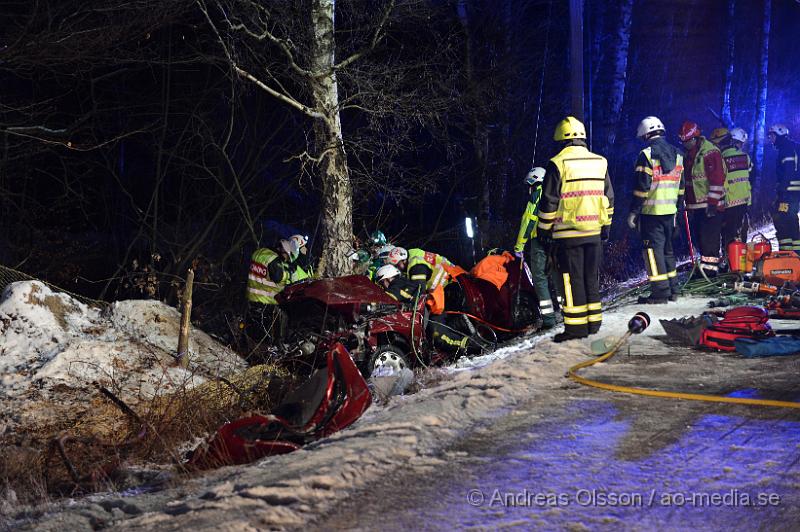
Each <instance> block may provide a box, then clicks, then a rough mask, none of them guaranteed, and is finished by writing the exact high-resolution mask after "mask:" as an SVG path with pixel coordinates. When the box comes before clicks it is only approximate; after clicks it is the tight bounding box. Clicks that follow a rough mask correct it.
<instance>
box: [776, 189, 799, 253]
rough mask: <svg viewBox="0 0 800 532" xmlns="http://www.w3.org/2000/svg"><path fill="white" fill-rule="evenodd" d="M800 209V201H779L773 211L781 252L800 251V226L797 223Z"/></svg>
mask: <svg viewBox="0 0 800 532" xmlns="http://www.w3.org/2000/svg"><path fill="white" fill-rule="evenodd" d="M798 209H800V200H797V199H789V200H788V201H777V202H776V203H775V205H774V206H773V209H772V223H774V224H775V232H776V233H777V235H776V236H777V237H778V247H779V248H780V250H781V251H787V250H794V251H800V225H798V221H797V211H798Z"/></svg>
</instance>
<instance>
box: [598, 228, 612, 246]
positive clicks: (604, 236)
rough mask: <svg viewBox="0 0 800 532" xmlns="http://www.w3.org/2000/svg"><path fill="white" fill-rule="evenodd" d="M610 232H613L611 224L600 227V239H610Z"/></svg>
mask: <svg viewBox="0 0 800 532" xmlns="http://www.w3.org/2000/svg"><path fill="white" fill-rule="evenodd" d="M610 234H611V226H610V225H604V226H603V227H601V228H600V240H602V241H603V242H605V241H606V240H608V236H609V235H610Z"/></svg>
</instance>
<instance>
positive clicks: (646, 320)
mask: <svg viewBox="0 0 800 532" xmlns="http://www.w3.org/2000/svg"><path fill="white" fill-rule="evenodd" d="M649 326H650V316H648V315H647V314H646V313H644V312H637V313H636V314H635V315H634V316H633V317H632V318H631V320H630V321H629V322H628V331H629V332H631V333H632V334H641V333H642V332H643V331H644V330H645V329H647V327H649Z"/></svg>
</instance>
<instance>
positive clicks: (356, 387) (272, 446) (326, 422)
mask: <svg viewBox="0 0 800 532" xmlns="http://www.w3.org/2000/svg"><path fill="white" fill-rule="evenodd" d="M371 403H372V396H371V395H370V392H369V388H368V387H367V382H366V381H365V380H364V378H363V377H362V376H361V373H360V372H359V370H358V368H357V367H356V366H355V364H354V363H353V360H352V359H351V357H350V355H349V353H348V352H347V350H346V349H345V348H344V346H343V345H342V344H340V343H337V344H335V345H334V346H333V347H332V348H331V349H330V350H329V351H328V352H327V360H326V364H325V365H324V366H323V367H321V368H318V369H317V370H315V371H314V372H313V373H312V374H311V376H310V377H309V378H308V379H307V380H306V381H305V382H304V383H303V384H302V385H300V386H298V387H297V388H295V389H294V390H292V391H291V392H290V393H289V394H287V395H286V397H285V398H284V399H283V401H282V402H281V404H280V405H278V406H277V407H276V408H275V409H274V410H273V411H272V412H271V413H269V414H267V415H253V416H250V417H246V418H242V419H239V420H236V421H233V422H231V423H226V424H225V425H223V426H222V427H220V429H219V430H218V431H217V433H216V435H214V437H213V438H212V439H211V441H210V442H208V443H207V444H203V445H201V446H200V447H199V448H197V449H195V450H194V451H193V452H192V453H191V456H190V458H189V461H188V465H190V466H192V467H195V468H198V469H208V468H213V467H219V466H222V465H233V464H245V463H249V462H252V461H254V460H257V459H259V458H262V457H265V456H270V455H276V454H285V453H290V452H292V451H296V450H297V449H299V448H300V447H302V446H303V445H306V444H308V443H311V442H313V441H316V440H318V439H320V438H324V437H325V436H329V435H330V434H333V433H334V432H338V431H340V430H342V429H344V428H345V427H348V426H350V425H351V424H352V423H354V422H355V421H356V420H357V419H358V418H359V417H361V415H362V414H363V413H364V411H365V410H366V409H367V408H369V406H370V404H371Z"/></svg>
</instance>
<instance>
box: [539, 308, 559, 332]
mask: <svg viewBox="0 0 800 532" xmlns="http://www.w3.org/2000/svg"><path fill="white" fill-rule="evenodd" d="M555 326H556V315H555V314H553V313H552V312H551V313H550V314H544V315H543V316H542V329H543V330H547V329H552V328H553V327H555Z"/></svg>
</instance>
